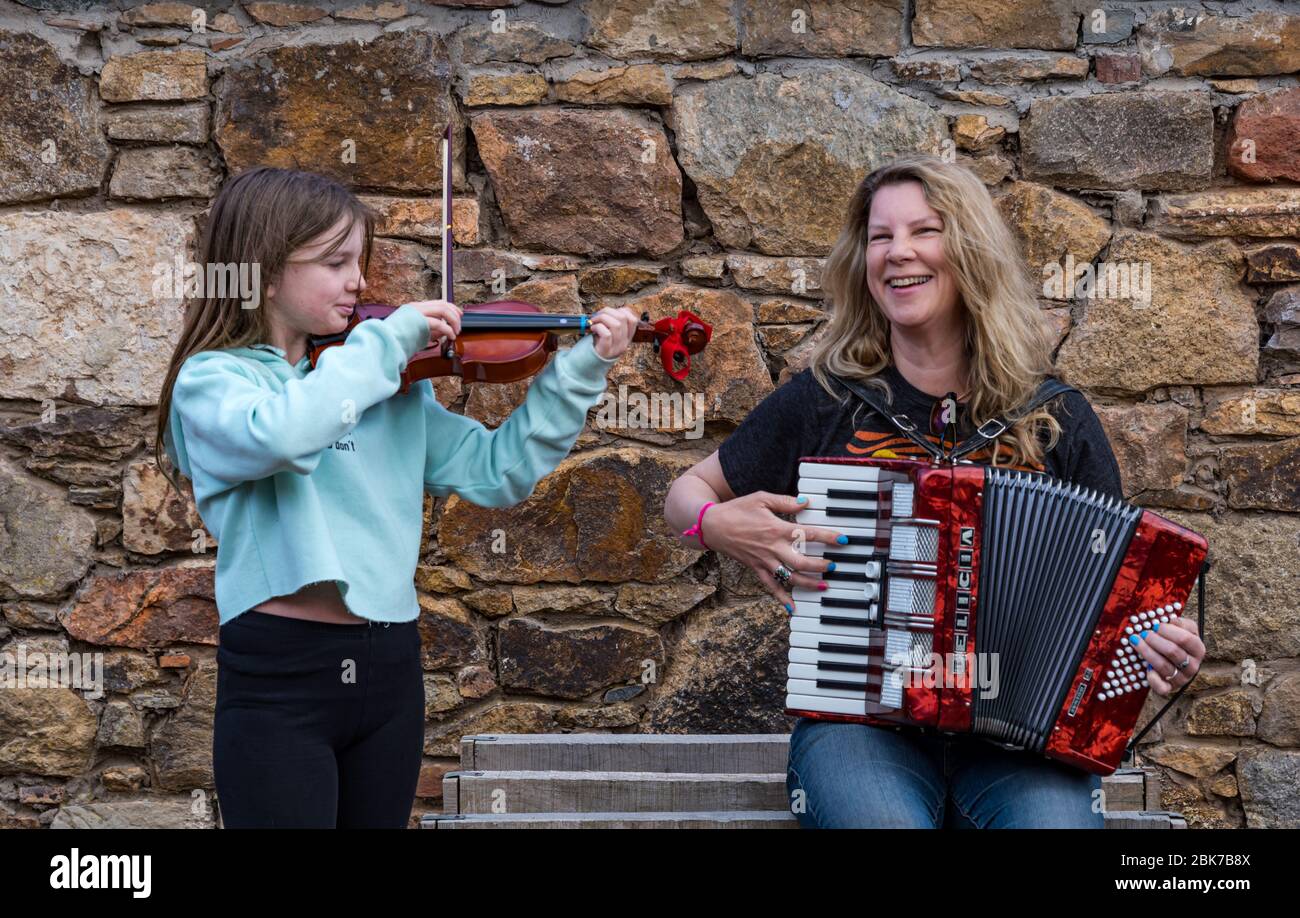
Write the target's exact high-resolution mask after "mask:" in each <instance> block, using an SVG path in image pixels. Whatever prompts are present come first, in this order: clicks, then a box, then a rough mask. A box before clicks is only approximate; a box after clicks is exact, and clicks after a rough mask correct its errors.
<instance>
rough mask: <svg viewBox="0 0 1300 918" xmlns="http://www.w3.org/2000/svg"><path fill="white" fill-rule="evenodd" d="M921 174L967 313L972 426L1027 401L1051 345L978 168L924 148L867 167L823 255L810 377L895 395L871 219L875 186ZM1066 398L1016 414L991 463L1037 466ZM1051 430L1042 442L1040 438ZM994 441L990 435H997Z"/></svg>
mask: <svg viewBox="0 0 1300 918" xmlns="http://www.w3.org/2000/svg"><path fill="white" fill-rule="evenodd" d="M910 181H916V182H920V183H921V187H922V188H923V189H924V192H925V198H926V201H927V202H928V203H929V205H930V206H931V207H932V208H934V209H935V210H936V211H938V213H940V214H941V215H942V216H943V224H944V225H943V237H942V238H943V247H944V255H945V257H946V259H947V262H948V267H949V269H950V270H951V271H952V272H953V275H954V277H955V279H956V286H957V291H958V309H962V310H964V312H965V323H964V324H965V327H966V342H965V344H966V355H967V357H968V358H969V360H970V378H969V382H970V391H969V394H968V396H967V405H968V410H969V412H970V416H971V419H972V420H973V422H974V424H975V425H976V426H978V425H980V424H983V423H984V422H985V421H987V420H989V419H990V418H993V417H996V416H998V415H1003V414H1009V413H1012V412H1014V411H1015V409H1017V408H1018V407H1019V406H1021V405H1023V404H1025V403H1026V402H1027V401H1028V400H1029V398H1030V397H1031V396H1033V394H1034V392H1035V391H1036V390H1037V388H1038V386H1039V383H1041V382H1042V380H1043V379H1044V377H1046V376H1047V375H1049V374H1050V372H1051V367H1052V357H1051V351H1052V344H1051V341H1050V340H1049V339H1048V336H1047V331H1046V328H1045V327H1044V324H1043V322H1042V319H1041V317H1040V313H1039V308H1038V302H1037V300H1036V298H1035V294H1034V289H1035V288H1034V284H1033V281H1032V280H1031V278H1030V275H1029V271H1028V268H1027V266H1026V265H1025V260H1024V255H1023V253H1022V252H1021V249H1020V246H1019V245H1018V244H1017V243H1016V240H1015V237H1013V236H1012V234H1011V231H1010V230H1009V229H1008V228H1007V225H1006V223H1005V222H1004V221H1003V219H1002V215H1001V214H1000V213H999V212H998V209H997V206H996V205H995V204H994V203H993V198H992V197H991V196H990V195H989V192H988V189H987V188H985V187H984V183H983V182H982V181H980V179H979V177H978V176H976V175H975V174H974V173H973V172H971V171H970V170H969V169H967V168H966V167H965V166H961V165H958V164H956V163H948V162H944V161H943V160H941V159H939V158H937V157H934V156H928V155H923V154H909V155H906V156H901V157H899V158H897V159H895V160H894V161H893V162H891V163H889V164H888V165H885V166H882V167H881V168H879V169H876V170H875V171H874V172H872V173H870V174H869V175H867V176H866V178H864V179H863V180H862V182H861V183H860V184H859V185H858V187H857V190H856V191H854V193H853V198H852V200H851V201H850V202H849V206H848V213H847V215H846V218H845V223H844V227H843V229H842V230H841V231H840V235H839V238H838V239H837V240H836V242H835V246H834V248H833V249H832V250H831V254H830V256H829V257H828V258H827V260H826V266H825V270H824V271H823V274H822V289H823V290H824V291H825V292H826V294H827V296H828V298H829V300H830V301H831V302H832V303H833V304H834V309H833V312H832V315H831V319H830V321H829V323H828V325H827V329H826V333H825V335H824V336H823V337H822V339H821V341H820V343H819V344H818V345H817V347H816V349H815V350H814V351H813V353H812V355H811V357H810V360H809V367H810V369H811V370H812V373H813V376H814V377H815V378H816V379H817V381H818V382H819V383H820V384H821V386H822V388H824V389H825V390H826V391H827V392H828V393H830V394H831V396H832V397H834V398H835V399H836V400H838V401H841V402H842V401H844V400H845V399H848V398H852V396H851V395H848V394H847V393H845V392H844V391H843V389H842V388H841V387H838V386H836V387H834V388H832V384H831V381H830V379H829V375H828V374H831V373H834V374H835V375H837V376H841V377H844V378H846V379H853V380H857V381H859V382H861V383H863V384H864V385H868V386H872V387H875V388H877V389H879V390H880V391H881V392H882V394H883V395H884V396H885V398H886V399H888V400H890V401H892V400H893V394H892V393H891V392H890V387H889V384H888V383H887V382H886V381H885V380H884V379H883V378H881V377H880V375H879V374H880V373H881V371H882V370H884V369H885V368H886V367H888V366H889V365H890V364H892V363H893V354H892V351H891V348H890V341H889V319H888V318H886V316H885V313H884V311H883V310H882V309H881V308H880V305H879V304H878V303H877V302H876V301H875V299H874V298H873V297H872V296H871V292H870V290H869V289H868V287H867V221H868V218H869V217H870V214H871V201H872V198H873V197H874V196H875V193H876V191H877V189H879V188H882V187H884V186H886V185H896V184H899V183H902V182H910ZM1060 398H1061V397H1060V396H1058V397H1057V398H1056V399H1052V400H1051V401H1049V402H1048V403H1047V404H1045V405H1041V406H1039V408H1037V409H1036V410H1034V411H1033V412H1031V413H1030V414H1028V415H1026V416H1025V417H1023V418H1021V419H1020V420H1018V421H1017V422H1016V423H1015V424H1013V425H1012V426H1011V427H1010V428H1009V429H1008V430H1006V431H1005V432H1004V433H1003V434H1002V435H1001V436H999V437H998V439H997V443H996V445H995V447H994V448H993V449H992V451H991V452H992V455H993V460H992V461H993V464H994V465H996V464H998V458H999V456H1003V457H1007V456H1009V460H1010V461H1009V463H1008V464H1010V465H1025V466H1041V465H1042V462H1043V454H1044V453H1045V452H1046V451H1047V450H1051V449H1052V448H1053V447H1055V446H1056V443H1057V440H1058V439H1059V437H1060V434H1061V425H1060V423H1059V422H1058V421H1057V420H1056V418H1055V417H1053V416H1052V413H1051V412H1050V411H1049V410H1048V409H1049V406H1050V405H1051V404H1053V403H1055V402H1057V401H1058V400H1059V399H1060ZM1043 437H1046V438H1047V442H1046V444H1044V443H1043V442H1042V439H1041V438H1043ZM991 445H993V444H991Z"/></svg>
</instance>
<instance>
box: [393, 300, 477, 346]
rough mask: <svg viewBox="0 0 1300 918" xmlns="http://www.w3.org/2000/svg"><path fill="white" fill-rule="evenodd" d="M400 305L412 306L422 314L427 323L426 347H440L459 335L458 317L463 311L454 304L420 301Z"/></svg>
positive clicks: (438, 301)
mask: <svg viewBox="0 0 1300 918" xmlns="http://www.w3.org/2000/svg"><path fill="white" fill-rule="evenodd" d="M402 305H404V306H414V307H415V308H416V309H418V310H420V312H422V313H424V317H425V318H426V319H427V320H428V321H429V341H428V343H427V344H426V345H425V346H426V347H428V346H430V345H433V344H437V345H438V346H440V347H441V346H442V343H443V342H444V341H446V340H449V339H452V338H455V337H456V336H457V335H459V334H460V317H461V314H462V313H463V312H464V310H463V309H461V308H460V307H459V306H457V305H456V304H455V303H449V302H447V301H446V300H421V301H419V302H416V303H404V304H402Z"/></svg>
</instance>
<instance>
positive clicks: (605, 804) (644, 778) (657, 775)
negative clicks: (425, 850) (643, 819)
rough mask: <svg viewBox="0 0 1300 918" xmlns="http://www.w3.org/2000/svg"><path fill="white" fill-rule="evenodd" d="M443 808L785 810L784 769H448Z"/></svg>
mask: <svg viewBox="0 0 1300 918" xmlns="http://www.w3.org/2000/svg"><path fill="white" fill-rule="evenodd" d="M442 787H443V806H444V808H445V810H446V812H447V813H490V814H506V813H654V812H669V813H680V812H711V811H746V810H785V809H788V808H789V805H788V803H787V801H786V790H785V774H784V773H781V774H689V773H680V774H676V773H667V772H654V771H453V772H449V773H448V774H447V775H446V776H444V778H443V785H442Z"/></svg>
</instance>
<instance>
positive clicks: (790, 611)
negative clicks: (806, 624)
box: [785, 602, 794, 615]
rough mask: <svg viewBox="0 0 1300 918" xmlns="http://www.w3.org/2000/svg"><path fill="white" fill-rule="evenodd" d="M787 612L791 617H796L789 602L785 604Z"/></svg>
mask: <svg viewBox="0 0 1300 918" xmlns="http://www.w3.org/2000/svg"><path fill="white" fill-rule="evenodd" d="M785 611H787V612H789V613H790V614H791V615H794V609H791V608H790V604H789V603H788V602H787V603H786V604H785Z"/></svg>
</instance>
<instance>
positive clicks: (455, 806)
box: [442, 771, 460, 813]
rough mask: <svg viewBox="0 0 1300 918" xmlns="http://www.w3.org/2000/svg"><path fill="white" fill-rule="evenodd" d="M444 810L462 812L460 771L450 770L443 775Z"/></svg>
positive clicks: (446, 811) (445, 811)
mask: <svg viewBox="0 0 1300 918" xmlns="http://www.w3.org/2000/svg"><path fill="white" fill-rule="evenodd" d="M442 811H443V812H444V813H459V812H460V777H459V773H458V772H454V771H449V772H447V773H446V774H445V775H443V776H442Z"/></svg>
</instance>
